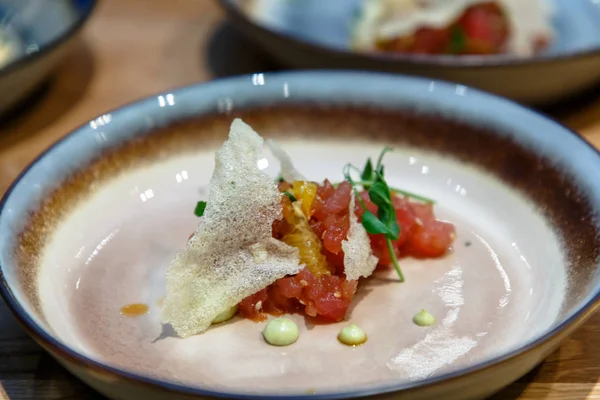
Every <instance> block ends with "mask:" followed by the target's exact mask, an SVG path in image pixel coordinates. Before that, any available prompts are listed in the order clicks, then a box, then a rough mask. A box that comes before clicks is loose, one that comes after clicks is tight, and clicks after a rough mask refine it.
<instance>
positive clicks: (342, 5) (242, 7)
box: [220, 0, 600, 105]
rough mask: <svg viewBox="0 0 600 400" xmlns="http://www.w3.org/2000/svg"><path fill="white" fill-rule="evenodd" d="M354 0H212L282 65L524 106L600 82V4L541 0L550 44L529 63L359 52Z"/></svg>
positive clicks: (590, 0) (356, 2) (512, 59)
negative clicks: (456, 87) (438, 85)
mask: <svg viewBox="0 0 600 400" xmlns="http://www.w3.org/2000/svg"><path fill="white" fill-rule="evenodd" d="M361 1H362V0H345V1H322V0H302V1H296V0H220V4H221V5H222V6H223V8H224V9H225V11H226V12H227V14H228V15H229V17H230V18H231V20H232V21H233V23H234V24H235V25H236V26H237V27H239V29H240V30H241V31H242V32H243V33H245V34H246V35H247V36H248V37H249V38H250V39H251V40H253V41H255V42H256V43H257V44H259V45H260V46H262V47H263V48H264V49H265V50H267V51H268V52H269V53H270V54H271V55H272V56H273V57H274V58H276V59H278V60H279V61H280V62H282V63H284V64H285V65H288V66H292V67H300V68H342V69H349V68H352V69H367V70H378V71H387V72H399V73H403V74H414V75H422V76H426V77H430V78H438V79H446V80H451V81H454V82H458V83H462V84H465V85H469V86H474V87H479V88H481V89H485V90H488V91H491V92H494V93H497V94H500V95H503V96H507V97H510V98H512V99H514V100H518V101H521V102H525V103H530V104H537V105H540V104H542V103H548V102H553V101H557V100H560V99H564V98H565V97H567V96H569V95H572V94H575V93H577V92H579V91H581V90H583V89H585V88H587V87H589V86H590V85H592V84H594V83H595V82H598V81H599V80H600V67H599V65H600V3H599V2H598V1H595V0H546V1H548V2H550V3H552V5H553V7H554V8H555V9H556V13H555V15H556V17H555V18H554V21H553V26H554V28H555V31H556V35H557V37H556V40H555V42H554V43H553V45H552V46H551V47H550V48H549V49H548V50H547V51H545V52H544V53H543V54H540V55H539V56H536V57H528V58H516V57H510V56H487V57H477V56H474V57H464V56H462V57H451V56H427V55H388V54H370V55H369V54H361V53H357V52H354V51H352V50H351V49H350V48H349V46H348V43H349V41H350V24H351V21H352V20H353V18H354V15H355V13H356V10H358V9H359V5H360V3H361Z"/></svg>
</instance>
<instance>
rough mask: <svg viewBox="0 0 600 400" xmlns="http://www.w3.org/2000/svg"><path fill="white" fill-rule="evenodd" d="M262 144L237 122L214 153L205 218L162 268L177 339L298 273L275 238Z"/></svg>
mask: <svg viewBox="0 0 600 400" xmlns="http://www.w3.org/2000/svg"><path fill="white" fill-rule="evenodd" d="M262 147H263V139H262V138H261V137H260V136H259V135H258V134H257V133H256V132H254V130H253V129H252V128H251V127H250V126H248V125H247V124H245V123H244V122H243V121H242V120H240V119H235V120H234V121H233V123H232V124H231V130H230V133H229V139H228V140H227V141H225V143H224V144H223V147H222V148H221V149H220V150H218V151H217V153H216V155H215V170H214V173H213V176H212V178H211V181H210V184H209V194H208V199H207V206H206V209H205V212H204V218H203V220H202V221H201V222H200V224H199V225H198V228H197V229H196V232H195V233H194V235H193V236H192V238H191V239H190V240H189V241H188V243H187V244H186V246H185V247H184V248H183V249H182V250H181V251H180V252H179V253H178V254H177V255H176V256H175V258H174V259H173V260H172V261H171V264H170V265H169V269H168V271H167V293H166V297H165V300H164V307H163V312H162V322H163V323H170V324H171V325H172V326H173V329H175V331H176V332H177V334H178V335H179V336H181V337H186V336H190V335H194V334H198V333H201V332H203V331H205V330H206V329H207V328H208V327H209V326H210V325H211V323H212V321H213V320H214V318H215V317H216V316H217V315H219V314H220V313H222V312H224V311H226V310H228V309H230V308H231V307H233V306H235V305H237V304H238V303H239V302H240V301H241V300H243V299H244V298H246V297H248V296H250V295H252V294H255V293H257V292H258V291H260V290H262V289H264V288H266V287H267V286H268V285H270V284H271V283H273V282H275V281H276V280H277V279H279V278H282V277H284V276H286V275H289V274H297V273H298V272H299V271H300V269H301V268H302V266H300V265H299V254H298V250H297V249H296V248H294V247H292V246H288V245H287V244H285V243H283V242H280V241H278V240H276V239H273V238H272V234H271V227H272V223H273V221H274V220H276V219H280V218H282V209H281V203H280V199H281V194H280V192H279V190H278V189H277V184H276V183H275V182H273V179H272V178H271V177H269V176H267V175H266V174H264V173H263V172H261V171H260V170H259V169H258V164H257V162H258V160H259V159H261V158H262V151H261V150H262Z"/></svg>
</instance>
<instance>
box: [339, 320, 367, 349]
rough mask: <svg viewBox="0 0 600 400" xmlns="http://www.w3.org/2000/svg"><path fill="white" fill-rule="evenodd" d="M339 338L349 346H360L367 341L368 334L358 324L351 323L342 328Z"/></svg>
mask: <svg viewBox="0 0 600 400" xmlns="http://www.w3.org/2000/svg"><path fill="white" fill-rule="evenodd" d="M338 340H339V341H340V342H341V343H343V344H345V345H347V346H360V345H361V344H364V343H365V342H366V341H367V334H366V333H365V331H363V330H362V329H360V328H359V327H358V326H356V324H350V325H348V326H345V327H343V328H342V329H341V330H340V333H339V334H338Z"/></svg>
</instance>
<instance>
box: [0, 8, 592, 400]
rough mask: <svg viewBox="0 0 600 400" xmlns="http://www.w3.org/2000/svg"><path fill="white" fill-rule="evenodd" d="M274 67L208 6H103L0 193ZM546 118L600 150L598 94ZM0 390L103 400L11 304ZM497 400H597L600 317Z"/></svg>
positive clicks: (6, 160)
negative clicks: (66, 155)
mask: <svg viewBox="0 0 600 400" xmlns="http://www.w3.org/2000/svg"><path fill="white" fill-rule="evenodd" d="M277 68H278V67H277V65H275V64H274V63H273V62H271V61H270V60H269V59H268V57H266V55H265V54H263V53H262V52H260V51H258V50H257V49H256V48H254V47H253V46H252V45H251V44H250V43H248V42H247V41H246V40H245V39H244V38H242V37H241V36H240V35H238V34H237V33H236V32H235V31H234V30H233V29H232V28H231V26H230V25H228V24H227V22H226V21H225V19H224V16H223V14H222V12H221V11H220V10H219V8H218V7H217V5H216V4H215V3H214V2H213V1H211V0H169V1H165V0H103V1H102V2H101V4H100V5H99V7H98V9H97V11H96V13H95V15H93V17H92V20H91V21H90V23H89V25H88V26H87V27H86V28H85V30H84V32H83V35H82V39H81V40H80V41H79V42H78V43H77V44H76V46H75V49H74V51H73V52H72V54H71V55H70V57H69V58H68V60H66V62H65V63H63V64H62V66H61V67H60V68H59V69H58V71H57V72H56V74H55V75H54V76H53V77H52V79H51V80H50V81H49V83H48V84H47V85H46V86H45V87H44V88H43V89H42V90H40V91H39V92H38V93H36V94H35V96H34V98H33V99H32V100H31V101H29V102H27V103H26V104H25V106H24V107H22V108H21V109H20V110H19V111H18V112H16V113H15V114H14V115H11V117H10V118H9V119H8V121H4V122H2V123H0V193H2V192H4V191H5V190H6V188H7V187H8V185H9V184H10V182H11V181H12V180H13V179H14V178H15V177H16V176H17V174H18V173H19V172H20V171H21V169H22V168H23V167H24V166H25V165H26V164H27V163H29V162H30V161H31V160H32V159H33V158H34V157H35V156H36V155H37V154H39V153H40V152H41V151H42V150H43V149H45V148H46V147H48V146H49V145H50V144H51V143H53V142H54V141H56V140H57V139H59V138H60V137H61V136H63V135H64V134H66V133H67V132H69V131H71V130H72V129H74V128H76V127H78V126H79V125H81V124H83V123H84V122H86V121H88V120H89V119H91V118H92V117H94V116H96V115H99V114H101V113H103V112H105V111H107V110H109V109H113V108H115V107H119V106H121V105H123V104H125V103H127V102H130V101H133V100H136V99H139V98H141V97H144V96H147V95H150V94H153V93H156V92H160V91H164V90H168V89H171V88H174V87H178V86H183V85H186V84H190V83H194V82H199V81H206V80H210V79H214V78H217V77H223V76H229V75H236V74H241V73H250V72H257V71H269V70H275V69H277ZM545 112H547V113H549V114H550V115H552V116H554V117H555V118H557V119H559V120H560V121H562V122H563V123H565V124H566V125H567V126H569V127H571V128H573V129H575V130H577V131H578V132H580V133H581V134H583V135H584V136H585V137H586V138H587V139H588V140H589V141H590V142H591V143H592V144H594V145H595V146H599V147H600V87H598V88H596V89H592V90H590V92H589V93H587V94H585V95H583V96H581V97H578V98H576V99H572V100H571V101H567V102H565V103H563V104H560V105H557V106H554V107H552V108H550V109H547V110H545ZM0 381H1V386H0V398H4V399H11V400H21V399H22V400H30V399H31V400H34V399H35V400H57V399H102V397H101V396H100V395H98V394H96V393H95V392H94V391H93V390H91V389H89V388H88V387H86V386H85V385H83V384H82V383H80V382H79V381H77V380H76V379H75V378H73V377H72V376H71V375H70V374H69V373H67V372H66V371H65V370H64V369H63V368H62V367H60V366H59V365H58V364H57V363H56V362H55V361H54V360H53V359H52V358H50V357H49V356H48V355H46V354H45V353H44V352H43V351H42V350H41V348H40V347H39V346H38V345H37V344H35V343H34V342H33V341H32V340H31V339H29V338H28V337H27V336H26V335H25V333H24V332H23V330H22V329H21V328H20V327H19V326H18V325H17V323H16V322H15V320H14V319H13V317H12V316H11V315H10V313H9V311H8V309H7V308H6V306H5V305H4V304H1V305H0ZM495 399H497V400H504V399H509V400H510V399H524V400H533V399H556V400H558V399H565V400H585V399H600V314H597V315H596V316H595V317H593V318H592V319H591V320H589V321H588V322H587V323H586V324H585V325H584V326H583V328H581V329H580V330H579V331H578V332H576V333H575V334H574V335H573V337H571V338H570V339H569V340H567V341H566V342H565V343H564V345H563V346H562V347H561V348H560V349H559V350H558V351H557V352H556V353H555V354H553V355H552V356H551V357H550V358H549V359H548V360H547V361H546V362H544V363H543V364H542V365H541V366H540V367H539V368H537V369H536V370H535V371H533V372H532V373H530V374H529V375H527V376H526V377H524V378H522V379H521V380H520V381H519V382H517V383H515V384H514V385H512V386H510V387H509V388H507V389H506V390H505V391H503V392H502V393H500V394H498V395H497V396H495Z"/></svg>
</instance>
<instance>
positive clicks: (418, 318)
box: [413, 310, 435, 326]
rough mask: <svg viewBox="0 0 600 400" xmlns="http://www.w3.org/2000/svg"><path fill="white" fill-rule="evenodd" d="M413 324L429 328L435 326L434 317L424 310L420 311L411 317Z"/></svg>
mask: <svg viewBox="0 0 600 400" xmlns="http://www.w3.org/2000/svg"><path fill="white" fill-rule="evenodd" d="M413 322H414V323H415V324H417V325H419V326H431V325H433V324H435V317H434V316H433V315H431V314H430V313H428V312H427V311H425V310H421V311H419V312H418V313H416V314H415V316H414V317H413Z"/></svg>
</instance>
